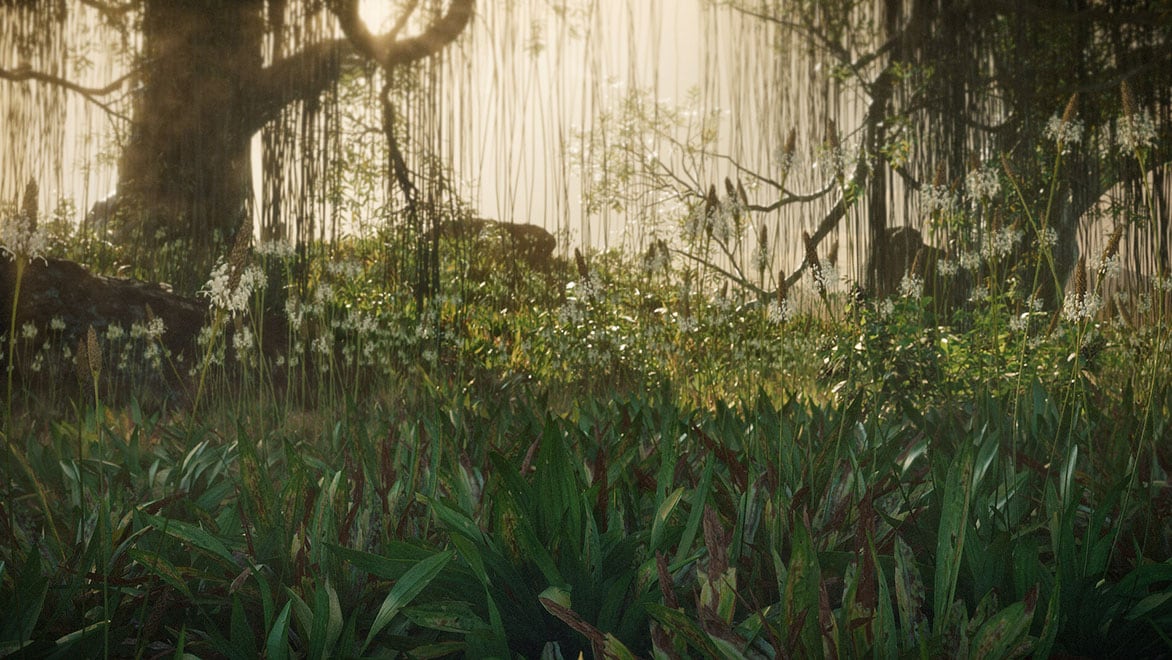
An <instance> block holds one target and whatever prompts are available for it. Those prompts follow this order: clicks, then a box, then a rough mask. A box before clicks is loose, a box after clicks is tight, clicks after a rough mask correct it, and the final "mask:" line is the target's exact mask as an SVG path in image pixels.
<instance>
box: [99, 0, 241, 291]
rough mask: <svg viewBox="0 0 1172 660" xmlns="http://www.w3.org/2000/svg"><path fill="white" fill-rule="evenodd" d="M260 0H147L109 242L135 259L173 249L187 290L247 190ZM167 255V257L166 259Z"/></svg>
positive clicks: (234, 223)
mask: <svg viewBox="0 0 1172 660" xmlns="http://www.w3.org/2000/svg"><path fill="white" fill-rule="evenodd" d="M262 10H263V3H262V2H260V1H259V0H234V1H232V2H228V1H226V0H150V1H149V2H147V4H146V7H145V11H144V15H143V26H142V28H143V39H144V56H145V61H144V63H143V65H144V66H143V77H142V80H141V88H140V91H139V96H138V99H137V102H136V104H135V108H134V118H133V119H134V121H133V125H132V128H131V134H130V140H129V142H128V143H127V144H126V146H125V149H124V151H123V153H122V156H121V160H120V161H119V187H118V199H117V204H116V207H115V208H116V209H117V210H116V211H115V213H116V214H117V217H115V218H113V219H114V220H115V226H116V228H117V229H118V231H117V234H116V236H117V238H119V239H120V240H122V241H123V242H132V244H133V245H135V246H138V247H139V248H140V251H141V254H138V255H135V256H136V257H146V258H151V257H152V256H157V253H156V251H157V250H158V249H160V248H166V249H168V250H176V251H177V252H178V255H179V256H180V257H182V256H185V255H186V256H188V257H189V258H194V261H193V262H188V264H187V265H188V266H189V267H188V268H185V269H184V270H186V271H187V272H188V275H189V277H190V279H186V278H185V280H186V281H182V280H181V281H176V282H175V284H176V286H177V287H178V288H179V289H180V290H184V291H193V290H194V289H195V288H196V287H198V285H199V284H200V283H202V279H201V278H202V277H205V276H206V274H207V272H208V271H209V270H210V266H211V262H212V261H213V260H214V259H215V258H216V256H217V255H218V254H220V253H221V252H223V251H224V250H223V248H224V246H225V245H227V244H228V242H229V241H230V240H231V238H232V236H233V235H234V233H235V232H236V230H237V228H238V227H240V226H241V222H242V220H243V218H244V217H245V216H246V213H247V212H248V211H247V207H248V204H249V200H250V199H251V196H252V180H251V161H250V148H251V137H252V134H253V132H254V130H255V129H254V127H253V126H251V125H250V123H251V121H252V119H253V116H254V111H253V109H252V108H250V107H248V106H249V104H250V95H249V92H250V91H251V90H252V89H253V87H254V86H255V85H256V84H257V82H258V74H259V73H260V71H261V65H262V59H261V47H262V39H263V36H264V19H263V14H262ZM173 256H174V255H173Z"/></svg>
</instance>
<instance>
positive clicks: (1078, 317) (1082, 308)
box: [1062, 291, 1102, 323]
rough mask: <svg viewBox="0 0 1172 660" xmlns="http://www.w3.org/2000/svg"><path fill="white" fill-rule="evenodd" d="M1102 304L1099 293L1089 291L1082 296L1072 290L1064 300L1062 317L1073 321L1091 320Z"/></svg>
mask: <svg viewBox="0 0 1172 660" xmlns="http://www.w3.org/2000/svg"><path fill="white" fill-rule="evenodd" d="M1101 306H1102V301H1100V300H1099V296H1098V295H1096V294H1093V293H1087V294H1084V295H1082V296H1080V295H1078V294H1077V293H1075V292H1073V291H1072V292H1070V293H1067V294H1066V297H1065V298H1064V299H1063V301H1062V318H1064V319H1066V320H1067V321H1070V322H1072V323H1078V322H1081V321H1089V320H1091V319H1093V318H1094V317H1095V314H1096V313H1097V312H1098V311H1099V307H1101Z"/></svg>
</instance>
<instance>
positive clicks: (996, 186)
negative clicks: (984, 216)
mask: <svg viewBox="0 0 1172 660" xmlns="http://www.w3.org/2000/svg"><path fill="white" fill-rule="evenodd" d="M964 187H965V190H966V191H967V192H968V196H969V199H971V200H972V201H974V202H979V201H982V200H987V199H992V198H993V197H995V196H996V195H997V193H998V192H1000V190H1001V179H1000V178H999V177H998V176H997V170H996V168H993V167H988V166H986V167H977V168H973V170H972V171H971V172H969V173H968V175H967V176H965V178H964Z"/></svg>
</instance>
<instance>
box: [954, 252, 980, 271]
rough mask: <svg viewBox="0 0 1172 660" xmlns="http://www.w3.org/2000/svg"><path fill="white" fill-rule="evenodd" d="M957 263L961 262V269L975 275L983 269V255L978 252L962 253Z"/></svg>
mask: <svg viewBox="0 0 1172 660" xmlns="http://www.w3.org/2000/svg"><path fill="white" fill-rule="evenodd" d="M957 261H958V262H960V267H961V268H963V269H965V270H967V271H969V272H971V273H975V272H976V271H977V269H979V268H980V267H981V255H979V254H977V253H976V252H961V253H960V256H959V257H957Z"/></svg>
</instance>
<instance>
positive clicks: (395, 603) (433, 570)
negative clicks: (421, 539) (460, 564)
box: [360, 550, 453, 655]
mask: <svg viewBox="0 0 1172 660" xmlns="http://www.w3.org/2000/svg"><path fill="white" fill-rule="evenodd" d="M452 555H453V553H452V551H451V550H444V551H443V552H440V553H437V554H435V555H432V556H431V557H428V558H427V559H424V560H423V561H421V562H419V563H418V564H416V565H415V566H413V567H412V568H411V569H410V570H408V571H407V572H406V573H404V574H403V577H401V578H399V581H398V582H396V583H395V586H394V587H391V591H390V593H388V594H387V597H386V599H384V600H383V604H382V606H381V607H379V610H378V614H376V615H375V617H374V623H373V624H371V626H370V632H368V633H367V634H366V641H365V642H363V644H362V652H365V651H366V648H367V647H368V646H370V642H371V641H372V640H373V639H374V637H375V635H378V633H379V632H381V631H382V629H383V628H385V627H386V625H387V624H388V623H390V622H391V619H393V618H395V615H397V614H398V613H399V611H400V610H402V609H403V607H405V606H406V605H407V604H408V603H410V602H411V601H412V600H414V599H415V597H416V596H418V595H419V593H420V592H421V591H423V589H424V588H425V587H427V585H428V583H430V582H431V581H432V580H433V579H435V577H436V576H437V575H439V574H440V571H442V570H443V569H444V567H445V566H447V565H448V562H449V561H451V560H452ZM360 655H361V653H360Z"/></svg>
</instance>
